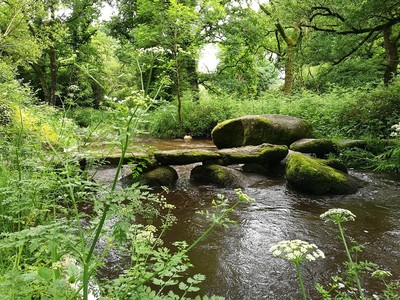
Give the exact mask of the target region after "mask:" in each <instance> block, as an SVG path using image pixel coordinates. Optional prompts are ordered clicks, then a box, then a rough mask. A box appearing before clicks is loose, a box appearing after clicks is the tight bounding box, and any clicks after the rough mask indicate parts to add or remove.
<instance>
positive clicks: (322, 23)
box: [301, 0, 400, 84]
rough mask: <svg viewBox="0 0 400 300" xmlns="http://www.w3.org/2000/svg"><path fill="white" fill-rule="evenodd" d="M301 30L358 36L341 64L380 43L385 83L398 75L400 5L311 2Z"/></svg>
mask: <svg viewBox="0 0 400 300" xmlns="http://www.w3.org/2000/svg"><path fill="white" fill-rule="evenodd" d="M303 16H304V17H307V18H305V19H304V21H303V22H302V24H301V26H302V27H305V28H310V29H313V30H315V31H320V32H325V33H330V34H332V33H333V34H336V35H341V36H354V37H357V39H358V41H357V43H355V46H354V47H353V48H352V49H350V51H349V52H348V53H347V54H345V55H344V56H343V57H342V58H341V60H344V59H345V58H347V57H349V56H351V55H352V54H354V53H355V52H356V51H357V50H358V49H360V48H361V46H363V45H364V44H366V43H368V42H371V41H376V42H378V43H380V44H381V46H382V48H383V49H384V61H385V70H384V73H383V81H384V83H385V84H390V83H391V82H392V80H393V79H394V77H395V76H396V75H397V73H398V65H399V47H400V3H399V1H397V0H388V1H374V0H365V1H340V2H338V1H332V0H325V1H318V2H316V1H309V3H308V9H307V10H303Z"/></svg>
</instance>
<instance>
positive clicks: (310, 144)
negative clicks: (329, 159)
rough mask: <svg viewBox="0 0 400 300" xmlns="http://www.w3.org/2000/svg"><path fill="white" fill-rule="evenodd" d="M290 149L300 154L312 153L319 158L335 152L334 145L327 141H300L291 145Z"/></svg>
mask: <svg viewBox="0 0 400 300" xmlns="http://www.w3.org/2000/svg"><path fill="white" fill-rule="evenodd" d="M290 149H291V150H293V151H298V152H302V153H314V154H315V155H316V156H317V157H320V158H322V157H324V156H325V155H327V154H328V153H335V152H336V147H335V144H334V143H333V142H332V141H331V140H327V139H301V140H299V141H296V142H294V143H293V144H291V145H290Z"/></svg>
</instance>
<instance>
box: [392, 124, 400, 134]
mask: <svg viewBox="0 0 400 300" xmlns="http://www.w3.org/2000/svg"><path fill="white" fill-rule="evenodd" d="M391 128H392V130H393V131H392V133H391V134H390V136H393V137H398V136H400V122H399V123H398V124H394V125H393V126H392V127H391Z"/></svg>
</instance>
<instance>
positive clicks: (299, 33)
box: [0, 0, 400, 300]
mask: <svg viewBox="0 0 400 300" xmlns="http://www.w3.org/2000/svg"><path fill="white" fill-rule="evenodd" d="M320 2H323V4H324V5H325V6H321V3H320ZM361 2H362V5H360V3H359V1H350V0H341V1H314V0H302V1H295V0H276V1H265V3H263V4H260V3H258V5H257V6H258V7H257V9H252V8H250V7H249V6H248V5H245V4H246V1H222V2H221V1H216V0H203V1H172V0H171V1H155V0H142V1H130V0H117V1H103V0H99V1H93V0H74V1H65V0H54V1H36V0H9V1H2V2H1V4H0V159H1V165H0V228H1V231H0V232H1V234H0V298H1V299H3V298H4V299H79V298H83V299H84V300H86V299H88V298H89V297H90V295H91V293H92V294H93V293H96V292H98V293H100V294H101V296H102V298H105V299H189V298H195V299H207V298H214V299H219V297H218V296H210V297H208V296H204V297H201V296H200V295H201V291H198V284H199V282H201V281H202V280H204V276H202V275H195V276H193V277H191V278H185V275H186V271H187V269H188V268H189V267H191V264H190V261H189V259H188V256H187V253H188V252H189V251H190V250H191V249H193V247H195V246H196V245H198V243H199V241H200V240H202V239H203V238H204V237H205V236H206V235H208V234H209V233H210V232H211V230H212V229H213V228H215V226H217V225H225V226H226V225H229V224H230V223H231V222H230V220H229V218H228V214H229V213H230V212H231V211H232V209H234V208H236V207H237V205H239V204H241V205H246V204H245V202H247V201H250V199H248V197H246V195H245V194H243V193H242V192H241V191H237V196H238V200H236V201H234V200H231V201H228V200H227V199H226V198H225V197H223V196H217V197H216V199H215V201H214V202H213V203H214V207H215V212H208V213H207V212H204V217H209V218H210V219H211V220H210V227H209V229H208V230H206V231H205V232H204V235H202V236H200V237H199V239H198V240H195V241H194V242H192V243H191V244H190V242H189V244H187V243H186V242H183V241H177V242H176V243H175V244H174V245H172V246H171V247H169V248H168V247H166V246H165V245H163V243H162V239H163V236H164V234H165V232H166V231H167V230H168V229H169V228H170V227H171V224H173V222H174V217H173V207H171V206H170V205H169V204H168V203H166V201H165V198H164V195H165V194H163V193H161V194H154V193H153V191H151V190H149V189H148V188H147V187H144V186H139V185H137V184H136V185H133V186H132V187H130V188H126V189H119V188H117V179H118V175H119V173H120V172H121V164H122V159H123V156H124V155H125V154H126V153H127V152H128V151H131V149H132V148H133V146H135V145H131V143H129V142H130V141H131V140H132V137H134V136H137V135H139V134H142V133H147V134H150V135H152V136H156V137H163V138H177V137H178V138H182V137H183V136H184V135H185V134H190V135H191V136H193V137H194V138H200V137H202V138H208V137H210V133H211V129H212V128H213V127H214V126H215V125H216V124H217V123H218V122H221V121H224V120H227V119H231V118H235V117H240V116H243V115H250V114H284V115H290V116H296V117H300V118H301V119H304V120H306V121H308V122H310V123H311V124H312V126H313V128H314V133H313V134H314V136H315V137H317V138H326V139H335V140H343V139H362V140H364V141H365V142H366V144H365V146H364V147H363V148H349V149H346V150H341V151H339V153H338V154H337V155H338V156H339V159H340V160H341V161H343V162H344V163H345V164H346V165H347V166H348V167H357V168H369V169H373V170H379V171H387V172H397V173H398V172H399V171H400V138H399V127H400V123H399V122H400V119H399V115H400V97H399V95H400V80H399V71H398V66H399V59H398V57H399V47H400V39H399V32H400V31H399V30H400V27H399V24H400V17H399V16H400V4H399V1H398V0H386V1H376V0H365V1H361ZM105 3H113V5H114V8H115V15H114V16H113V17H112V18H111V19H110V20H109V21H102V20H101V18H100V16H101V11H102V7H103V5H104V4H105ZM209 43H212V44H214V45H217V47H219V51H220V52H219V59H220V63H219V65H218V66H217V68H216V70H215V72H208V73H201V72H198V70H197V69H198V68H197V67H198V65H199V57H200V52H201V49H202V47H204V46H205V45H206V44H209ZM283 74H284V75H285V76H284V78H280V77H281V76H282V75H283ZM128 148H129V149H128ZM93 150H96V151H102V152H107V153H108V152H118V153H122V158H121V160H120V161H119V164H118V167H117V171H116V173H115V177H114V180H113V182H112V184H111V186H107V185H103V184H101V183H98V182H95V181H94V180H93V174H92V173H91V172H88V170H89V169H90V170H96V169H97V168H98V167H99V166H101V164H102V163H103V162H102V161H95V160H94V159H93V157H92V155H91V151H93ZM83 162H84V163H83ZM140 171H141V170H140V166H139V167H136V169H135V170H134V172H136V173H140ZM210 201H211V199H210ZM311 245H312V244H311ZM307 249H308V248H307ZM309 249H314V246H313V245H312V246H311V248H309ZM349 250H351V249H349ZM111 252H115V253H117V254H118V255H119V256H120V257H122V258H124V259H126V261H124V262H126V263H124V264H125V266H126V268H125V269H124V270H120V272H119V276H118V277H117V278H115V279H110V280H105V279H104V278H102V277H101V274H100V270H101V268H102V267H107V266H106V265H105V263H104V261H105V258H106V257H107V255H108V254H109V253H111ZM267 252H268V251H267V249H266V255H268V254H267ZM306 257H307V254H306ZM309 258H310V257H309ZM314 258H315V256H314ZM296 262H297V263H300V262H301V263H302V262H303V261H300V260H298V261H296ZM296 262H295V263H296ZM353 263H354V264H351V263H349V264H348V265H347V267H348V271H349V272H348V273H349V274H347V275H349V276H348V277H349V278H350V279H349V280H347V278H343V280H342V279H338V280H336V278H333V280H336V283H334V284H333V285H332V287H335V290H337V289H336V287H340V286H341V284H344V285H347V282H349V285H348V286H349V289H347V290H346V292H344V293H340V292H337V293H336V292H335V291H332V293H330V292H329V289H328V288H326V286H325V285H324V287H323V288H322V287H320V288H319V291H320V293H321V295H323V297H328V294H329V295H330V296H332V297H333V298H334V299H347V298H346V297H353V298H360V297H363V295H362V293H363V292H364V288H365V287H363V286H362V285H360V284H358V283H357V284H356V285H354V283H355V282H357V280H356V278H355V276H354V274H355V273H354V270H357V271H361V269H359V265H357V264H356V263H355V262H354V261H353ZM296 266H297V267H298V274H299V275H300V269H299V265H298V264H296ZM363 267H364V266H363ZM376 274H380V275H379V276H381V277H382V278H383V277H384V275H385V274H387V273H385V271H383V272H380V273H376ZM357 276H358V277H359V279H360V281H362V278H361V277H362V276H361V273H358V275H357ZM361 284H362V282H361ZM360 286H361V288H360ZM351 287H356V289H357V290H354V289H351ZM389 287H390V286H389V285H386V287H384V288H383V290H384V291H385V292H386V291H390V289H389ZM325 289H328V292H327V291H325ZM396 289H397V290H396ZM302 291H303V295H304V289H303V288H302ZM197 295H199V296H197ZM330 296H329V297H330ZM365 297H367V296H365ZM385 297H386V298H387V299H398V298H399V296H398V287H396V286H394V288H393V292H391V293H389V294H387V295H384V296H383V298H384V299H385Z"/></svg>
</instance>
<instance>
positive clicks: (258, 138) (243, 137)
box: [211, 115, 311, 149]
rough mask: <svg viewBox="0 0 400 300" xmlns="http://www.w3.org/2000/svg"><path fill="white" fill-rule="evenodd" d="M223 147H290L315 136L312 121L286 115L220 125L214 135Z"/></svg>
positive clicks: (251, 117) (231, 121)
mask: <svg viewBox="0 0 400 300" xmlns="http://www.w3.org/2000/svg"><path fill="white" fill-rule="evenodd" d="M211 136H212V139H213V141H214V144H215V145H216V146H217V147H218V148H219V149H221V148H232V147H242V146H246V145H260V144H263V143H270V144H277V145H287V146H289V145H290V144H291V143H293V142H295V141H297V140H299V139H302V138H308V137H310V136H311V126H310V124H309V123H308V122H306V121H304V120H302V119H299V118H295V117H290V116H284V115H249V116H243V117H239V118H236V119H230V120H226V121H223V122H221V123H219V124H218V125H217V126H215V127H214V129H213V130H212V132H211Z"/></svg>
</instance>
